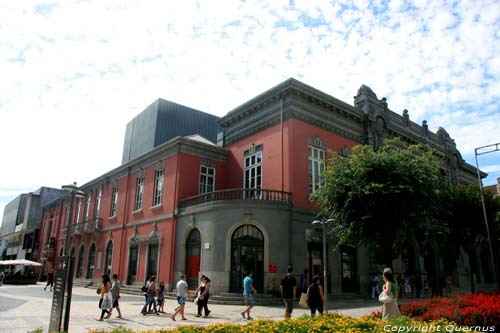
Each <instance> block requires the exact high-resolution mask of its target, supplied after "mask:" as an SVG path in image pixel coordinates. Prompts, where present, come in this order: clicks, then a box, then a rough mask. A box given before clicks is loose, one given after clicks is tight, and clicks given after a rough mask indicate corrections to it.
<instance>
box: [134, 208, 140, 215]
mask: <svg viewBox="0 0 500 333" xmlns="http://www.w3.org/2000/svg"><path fill="white" fill-rule="evenodd" d="M141 213H142V208H139V209H136V210H134V211H133V212H132V215H139V214H141Z"/></svg>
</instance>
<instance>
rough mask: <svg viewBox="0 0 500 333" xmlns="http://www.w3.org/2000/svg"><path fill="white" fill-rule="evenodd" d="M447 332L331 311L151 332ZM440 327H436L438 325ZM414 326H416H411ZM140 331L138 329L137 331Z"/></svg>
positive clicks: (442, 323) (124, 332)
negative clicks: (313, 314) (319, 313)
mask: <svg viewBox="0 0 500 333" xmlns="http://www.w3.org/2000/svg"><path fill="white" fill-rule="evenodd" d="M400 327H402V328H404V332H432V331H434V332H436V331H442V332H448V331H452V330H453V328H454V327H456V325H455V324H454V323H451V322H449V321H447V320H443V319H440V320H434V321H429V322H421V321H416V320H412V319H410V318H408V317H401V318H398V319H394V320H391V321H387V320H382V319H380V318H376V317H373V316H365V317H361V318H351V317H346V316H341V315H338V314H334V313H330V314H327V315H322V316H318V317H315V318H311V317H309V316H303V317H300V318H294V319H289V320H278V321H273V320H255V321H252V322H249V323H248V324H246V325H238V324H215V325H210V326H194V325H188V326H182V327H177V328H174V329H165V330H154V331H153V330H152V331H148V333H167V332H168V333H222V332H224V333H225V332H228V333H255V332H266V333H267V332H275V333H282V332H283V333H287V332H289V333H291V332H293V333H310V332H311V333H323V332H338V333H345V332H349V333H378V332H402V330H400ZM438 327H439V328H441V329H440V330H436V328H438ZM412 328H413V329H412ZM464 331H468V330H461V332H464ZM91 333H134V331H132V330H130V329H127V328H123V327H119V328H115V329H113V330H107V331H102V330H96V331H92V332H91ZM136 333H137V332H136Z"/></svg>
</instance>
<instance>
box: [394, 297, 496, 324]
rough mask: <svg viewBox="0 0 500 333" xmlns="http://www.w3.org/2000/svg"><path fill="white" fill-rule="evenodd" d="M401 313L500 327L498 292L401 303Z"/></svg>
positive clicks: (413, 316) (429, 318) (416, 317)
mask: <svg viewBox="0 0 500 333" xmlns="http://www.w3.org/2000/svg"><path fill="white" fill-rule="evenodd" d="M401 313H402V314H404V315H406V316H408V317H411V318H414V319H417V320H425V321H427V320H433V319H439V318H446V319H449V320H451V321H454V322H456V323H457V324H458V325H464V326H474V325H483V326H484V325H489V326H495V327H496V328H497V329H498V328H500V293H499V292H494V293H474V294H461V295H455V296H453V297H442V298H430V299H428V300H425V301H422V302H411V303H407V304H405V305H401Z"/></svg>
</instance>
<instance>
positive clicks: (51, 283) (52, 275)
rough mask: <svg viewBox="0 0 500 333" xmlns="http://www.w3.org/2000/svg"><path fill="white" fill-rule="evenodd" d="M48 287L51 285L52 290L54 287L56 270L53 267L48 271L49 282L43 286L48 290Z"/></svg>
mask: <svg viewBox="0 0 500 333" xmlns="http://www.w3.org/2000/svg"><path fill="white" fill-rule="evenodd" d="M47 287H50V291H52V288H53V287H54V270H53V269H51V270H50V271H49V272H48V273H47V284H46V285H45V287H44V288H43V290H47Z"/></svg>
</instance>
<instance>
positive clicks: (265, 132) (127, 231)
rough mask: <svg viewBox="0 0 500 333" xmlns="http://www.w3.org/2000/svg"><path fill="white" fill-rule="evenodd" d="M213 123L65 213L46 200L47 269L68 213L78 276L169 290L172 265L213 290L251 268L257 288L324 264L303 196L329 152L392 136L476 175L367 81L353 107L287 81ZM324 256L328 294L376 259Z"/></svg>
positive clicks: (416, 247)
mask: <svg viewBox="0 0 500 333" xmlns="http://www.w3.org/2000/svg"><path fill="white" fill-rule="evenodd" d="M219 125H220V126H221V127H222V128H223V129H224V131H223V132H221V133H220V135H219V142H218V144H217V145H216V144H214V143H211V142H208V140H205V139H203V138H201V137H200V136H196V135H195V136H186V137H176V138H173V139H171V140H169V141H167V142H165V143H163V144H161V145H159V146H158V147H156V148H154V149H153V150H151V151H148V152H146V153H144V154H143V155H141V156H139V157H136V158H135V159H133V160H130V161H128V162H126V163H125V164H123V165H121V166H119V167H117V168H116V169H114V170H111V171H109V172H108V173H106V174H104V175H101V176H99V177H97V178H96V179H94V180H92V181H91V182H89V183H87V184H85V185H83V186H82V187H81V190H82V191H83V192H85V193H86V197H85V198H83V199H77V200H76V201H75V208H74V216H71V217H70V216H68V212H69V208H68V207H69V206H68V205H69V202H68V197H62V198H60V199H57V200H54V201H52V202H51V203H49V204H47V205H46V206H45V207H44V213H43V220H42V225H41V230H40V238H41V239H40V242H39V243H40V249H39V251H38V253H39V254H40V258H39V259H40V260H43V261H44V262H45V263H46V269H50V268H52V267H55V266H56V265H57V261H58V256H59V255H62V254H63V251H64V250H63V249H64V245H65V244H64V242H65V239H66V232H67V230H68V228H67V225H66V223H67V221H70V222H69V223H70V224H71V228H70V252H69V253H70V254H71V255H72V256H74V258H75V271H74V276H75V278H76V279H82V280H87V281H89V282H91V281H93V280H99V279H100V277H101V275H102V274H104V273H108V274H112V273H117V274H118V275H119V278H120V280H122V281H123V282H124V283H125V284H128V285H133V284H140V283H142V282H143V281H144V280H145V279H146V278H147V277H148V276H150V275H157V276H158V280H160V281H164V282H165V284H166V285H167V287H168V288H172V286H174V285H175V281H176V280H177V279H178V277H179V276H180V274H181V273H187V275H188V282H189V284H190V285H191V286H194V285H196V284H197V281H198V276H200V275H201V274H206V275H208V276H210V277H211V279H212V283H213V290H214V292H227V291H234V292H238V291H239V290H241V279H242V277H243V276H244V273H245V271H247V270H252V271H254V272H255V273H254V276H255V280H256V285H257V288H258V289H260V291H265V289H266V287H265V286H267V284H268V283H269V281H271V280H272V279H273V278H279V277H280V276H281V275H282V274H284V273H285V272H286V267H287V266H288V265H289V264H293V265H294V266H295V268H296V270H297V271H300V270H303V269H304V268H308V269H310V271H311V272H312V273H313V274H314V273H317V272H320V271H321V270H322V267H321V263H322V253H321V237H320V234H319V233H318V231H316V230H314V229H313V227H312V226H311V221H313V220H314V219H315V217H316V214H317V209H316V207H315V206H314V204H313V203H312V202H311V200H310V195H311V194H313V193H314V191H315V190H316V189H317V188H318V187H320V186H321V174H322V171H323V170H324V165H325V159H326V158H328V156H329V154H330V151H331V150H333V151H336V152H338V153H340V154H343V155H346V154H348V152H349V151H350V150H351V149H352V147H353V146H355V145H358V144H372V145H374V146H375V147H377V146H380V144H381V142H382V141H383V139H384V138H386V137H392V136H400V137H402V138H403V139H404V140H406V141H408V142H410V143H427V144H429V145H431V146H433V147H434V148H436V149H438V150H441V151H443V152H444V153H445V156H447V160H446V162H445V164H444V165H443V171H444V174H445V175H446V176H447V177H449V179H450V181H451V182H454V183H468V182H473V181H474V180H475V178H474V177H475V168H473V167H472V166H470V165H468V164H467V163H465V161H464V160H463V159H462V158H461V156H460V153H459V152H458V150H457V149H456V147H455V144H454V142H453V140H452V139H451V138H450V137H449V135H448V133H446V131H445V130H444V129H440V130H439V131H438V132H437V133H432V132H430V131H429V130H428V128H427V124H426V123H423V124H422V126H421V125H417V124H415V123H413V122H411V121H410V120H409V116H408V113H407V111H405V112H403V114H402V115H398V114H395V113H394V112H392V111H390V110H389V109H388V106H387V103H386V100H385V99H381V100H379V99H377V97H376V95H375V94H374V93H373V92H372V91H371V90H370V89H369V88H368V87H365V86H362V88H360V90H359V91H358V93H357V96H356V97H355V100H354V106H353V105H350V104H347V103H344V102H342V101H339V100H337V99H335V98H334V97H332V96H329V95H327V94H325V93H322V92H320V91H318V90H316V89H314V88H312V87H310V86H307V85H305V84H303V83H301V82H299V81H296V80H294V79H289V80H287V81H285V82H283V83H281V84H280V85H278V86H276V87H274V88H272V89H270V90H268V91H266V92H264V93H263V94H261V95H259V96H257V97H255V98H254V99H252V100H250V101H248V102H246V103H245V104H243V105H241V106H239V107H238V108H236V109H234V110H232V111H230V112H229V113H228V114H227V115H226V116H224V117H223V118H221V119H220V120H219ZM422 246H423V244H419V243H418V242H415V244H413V245H412V246H411V249H410V252H411V251H413V252H414V253H413V257H415V258H418V257H419V256H422V255H423V254H421V252H422V251H421V250H420V248H421V247H422ZM327 261H328V270H329V276H331V280H329V281H328V283H329V284H330V286H331V287H333V292H335V293H337V292H338V293H340V292H355V291H359V290H360V289H361V288H364V286H365V285H366V286H368V281H369V275H370V273H371V272H372V271H374V270H375V269H376V263H375V262H372V261H371V259H370V257H369V254H368V253H367V252H366V250H365V249H356V248H353V247H343V248H341V249H334V248H333V246H331V247H330V246H329V251H328V258H327ZM414 261H415V260H414ZM403 262H406V267H404V265H403V264H402V263H403ZM399 263H400V265H399V266H398V264H397V263H396V265H395V268H396V270H398V269H399V270H400V272H404V271H405V270H409V269H411V270H418V271H419V272H422V273H424V274H425V273H426V272H427V271H429V270H430V269H431V268H429V267H426V265H425V260H421V261H418V260H417V261H416V262H412V263H411V265H412V267H408V260H406V261H405V258H400V260H399ZM438 264H439V263H438ZM441 264H443V263H441ZM431 266H432V265H431ZM433 267H436V266H435V265H434V266H433ZM454 272H455V274H456V278H457V280H460V281H461V280H464V279H466V278H467V274H465V268H464V267H459V266H456V267H454ZM463 283H464V285H466V281H465V280H464V281H463ZM366 289H367V288H366ZM329 290H332V289H331V288H329Z"/></svg>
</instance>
